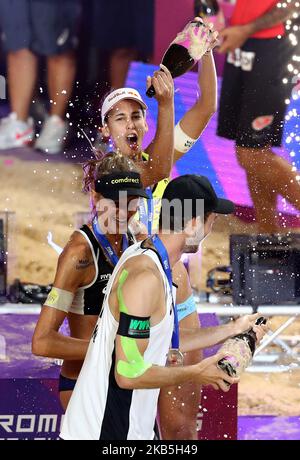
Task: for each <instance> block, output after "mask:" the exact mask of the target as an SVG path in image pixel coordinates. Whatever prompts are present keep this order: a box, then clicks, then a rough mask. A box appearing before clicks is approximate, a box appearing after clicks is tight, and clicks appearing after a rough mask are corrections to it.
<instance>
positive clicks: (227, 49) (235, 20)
mask: <svg viewBox="0 0 300 460" xmlns="http://www.w3.org/2000/svg"><path fill="white" fill-rule="evenodd" d="M299 13H300V6H299V3H298V2H297V1H295V0H289V1H287V2H285V3H278V5H277V1H276V0H260V1H257V0H237V2H236V5H235V8H234V10H233V15H232V17H231V20H230V25H229V26H228V27H226V28H225V29H223V30H222V31H221V33H220V36H221V38H222V39H223V43H222V44H221V46H220V48H219V52H220V53H228V55H227V62H226V64H225V69H224V76H223V84H222V92H221V98H220V108H219V119H218V128H217V134H218V135H219V136H221V137H225V138H227V139H231V140H235V148H236V154H237V158H238V161H239V163H240V165H241V166H242V167H243V168H244V169H245V171H246V175H247V180H248V186H249V190H250V194H251V198H252V201H253V204H254V208H255V214H256V221H257V224H258V231H259V232H261V233H276V232H277V231H278V223H277V215H276V205H277V196H278V195H282V196H283V197H284V198H286V199H287V200H288V201H289V202H290V203H291V204H292V205H293V206H295V207H296V208H297V209H300V184H299V182H298V180H297V177H296V176H297V173H296V172H295V171H293V169H292V165H291V164H289V163H288V162H287V161H286V160H284V159H283V158H281V157H280V156H278V155H276V154H275V153H274V151H273V150H272V147H280V146H281V142H282V134H283V127H284V117H285V112H286V104H287V101H288V98H289V97H290V94H291V89H292V81H291V74H289V73H288V70H287V66H288V64H289V63H291V61H292V55H293V53H294V52H295V51H296V49H295V47H293V46H292V45H291V43H290V41H289V39H288V37H286V36H285V26H284V22H285V21H286V20H287V19H289V18H293V17H294V18H295V17H296V16H297V14H299ZM298 49H299V45H298ZM296 54H297V53H296Z"/></svg>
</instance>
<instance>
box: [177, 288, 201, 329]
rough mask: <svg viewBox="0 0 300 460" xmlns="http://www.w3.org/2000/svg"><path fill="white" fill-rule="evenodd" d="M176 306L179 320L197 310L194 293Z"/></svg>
mask: <svg viewBox="0 0 300 460" xmlns="http://www.w3.org/2000/svg"><path fill="white" fill-rule="evenodd" d="M176 308H177V315H178V321H179V322H180V321H182V320H183V319H184V318H186V317H187V316H189V315H191V314H192V313H195V312H197V307H196V303H195V299H194V297H193V296H192V295H191V296H190V297H189V298H188V299H187V300H186V301H185V302H183V303H179V304H177V305H176Z"/></svg>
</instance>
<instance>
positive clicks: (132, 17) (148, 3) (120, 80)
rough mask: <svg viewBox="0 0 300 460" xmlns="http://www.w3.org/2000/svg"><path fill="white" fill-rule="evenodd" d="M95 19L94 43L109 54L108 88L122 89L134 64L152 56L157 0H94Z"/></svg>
mask: <svg viewBox="0 0 300 460" xmlns="http://www.w3.org/2000/svg"><path fill="white" fill-rule="evenodd" d="M94 18H95V19H94V22H93V36H94V40H95V42H96V43H97V46H99V48H100V49H101V50H102V51H106V52H107V53H109V65H108V79H109V85H110V87H111V88H115V89H116V88H121V87H123V86H125V81H126V77H127V72H128V69H129V65H130V63H131V61H135V60H142V61H147V60H148V59H149V58H150V57H151V55H152V51H153V28H154V0H143V1H142V2H141V1H140V0H114V1H111V2H108V1H107V0H94Z"/></svg>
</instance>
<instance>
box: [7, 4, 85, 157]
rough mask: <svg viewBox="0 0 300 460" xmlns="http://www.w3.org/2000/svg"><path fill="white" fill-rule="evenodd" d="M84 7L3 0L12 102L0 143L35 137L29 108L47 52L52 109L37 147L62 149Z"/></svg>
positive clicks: (20, 142)
mask: <svg viewBox="0 0 300 460" xmlns="http://www.w3.org/2000/svg"><path fill="white" fill-rule="evenodd" d="M80 9H81V8H80V0H11V1H9V2H8V1H7V0H0V28H1V31H2V35H1V37H2V45H3V49H4V50H5V51H6V52H7V84H8V90H9V99H10V106H11V113H10V114H9V115H8V117H6V118H3V119H2V120H1V124H0V149H2V150H5V149H9V148H15V147H23V146H25V145H29V144H31V143H32V142H33V141H34V138H35V129H34V124H33V120H32V119H31V118H29V109H30V104H31V102H32V99H33V93H34V90H35V86H36V82H37V76H38V56H45V57H46V61H47V84H48V92H49V99H50V113H49V117H48V118H47V119H46V121H45V123H44V126H43V128H42V131H41V133H40V135H39V137H38V138H37V140H36V142H35V147H36V148H37V149H39V150H42V151H45V152H47V153H50V154H56V153H59V152H60V151H61V150H62V148H63V141H64V137H65V134H66V122H65V114H66V107H67V103H68V100H69V98H70V95H71V92H72V88H73V83H74V77H75V70H76V60H75V49H76V47H77V42H78V39H77V26H78V20H79V17H80Z"/></svg>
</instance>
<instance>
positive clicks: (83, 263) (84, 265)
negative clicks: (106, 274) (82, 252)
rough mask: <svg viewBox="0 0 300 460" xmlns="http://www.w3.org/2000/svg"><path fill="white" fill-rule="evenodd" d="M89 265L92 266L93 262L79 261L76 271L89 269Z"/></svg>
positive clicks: (87, 260)
mask: <svg viewBox="0 0 300 460" xmlns="http://www.w3.org/2000/svg"><path fill="white" fill-rule="evenodd" d="M90 265H94V262H93V260H89V259H79V261H78V263H77V264H76V267H75V268H76V270H81V269H85V268H87V267H89V266H90Z"/></svg>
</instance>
